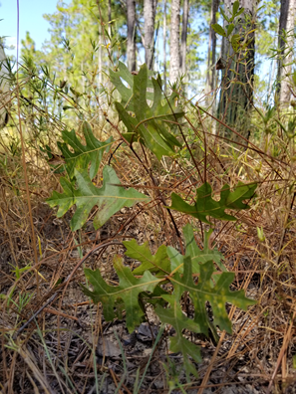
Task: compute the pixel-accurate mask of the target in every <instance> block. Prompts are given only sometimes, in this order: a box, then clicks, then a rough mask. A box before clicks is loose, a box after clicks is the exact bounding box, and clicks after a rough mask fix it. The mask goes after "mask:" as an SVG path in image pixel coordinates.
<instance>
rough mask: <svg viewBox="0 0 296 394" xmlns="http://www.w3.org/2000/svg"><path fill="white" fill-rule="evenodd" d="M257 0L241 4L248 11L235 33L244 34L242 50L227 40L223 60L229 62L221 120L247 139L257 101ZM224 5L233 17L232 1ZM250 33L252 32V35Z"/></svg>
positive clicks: (223, 71)
mask: <svg viewBox="0 0 296 394" xmlns="http://www.w3.org/2000/svg"><path fill="white" fill-rule="evenodd" d="M253 1H254V0H241V1H240V5H241V6H242V7H243V8H244V9H245V11H244V13H243V14H241V15H240V16H239V18H240V23H239V25H238V26H237V28H236V29H235V30H234V31H233V34H240V42H239V44H240V47H239V49H238V51H237V52H234V51H233V48H232V46H231V45H230V44H229V42H228V40H227V39H226V38H224V37H223V40H222V50H221V54H222V56H221V57H222V63H224V62H225V68H224V69H223V70H222V89H221V93H220V99H219V105H218V116H219V117H220V119H222V120H223V121H224V122H225V123H226V124H227V125H228V126H231V127H234V128H235V129H236V131H237V132H238V133H240V134H241V136H243V137H244V138H246V139H248V138H249V135H250V123H249V120H250V116H249V115H248V112H249V111H250V110H251V107H252V100H253V80H254V47H255V45H254V44H255V36H254V32H252V31H253V29H254V19H253V15H254V7H253ZM224 4H225V9H224V11H225V13H226V15H227V16H230V11H229V10H231V9H232V2H231V0H225V2H224ZM227 6H228V7H227ZM225 25H226V23H225ZM248 32H250V33H249V34H248ZM246 42H248V46H247V47H245V49H243V48H241V46H242V45H243V44H244V43H246ZM232 70H234V71H235V72H233V71H232ZM219 133H221V134H222V135H226V136H227V137H228V138H230V139H232V140H233V141H236V140H237V141H238V142H240V143H246V142H245V141H244V139H242V138H239V137H235V136H232V135H230V134H229V131H228V129H226V128H222V129H221V128H220V130H219Z"/></svg>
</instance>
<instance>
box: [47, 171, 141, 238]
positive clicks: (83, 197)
mask: <svg viewBox="0 0 296 394" xmlns="http://www.w3.org/2000/svg"><path fill="white" fill-rule="evenodd" d="M74 175H75V177H76V180H77V185H78V188H77V189H75V188H74V186H73V185H72V184H71V182H69V181H68V180H67V179H65V178H61V179H60V182H61V186H62V188H63V189H64V192H63V193H58V192H57V191H54V192H53V194H52V196H51V197H50V198H49V199H47V203H48V204H49V205H50V206H51V207H55V206H57V205H58V206H59V209H58V212H57V216H58V217H61V216H63V215H64V214H65V213H66V212H67V211H68V210H69V209H70V208H71V207H72V206H73V205H74V204H76V208H77V209H76V212H75V213H74V215H73V217H72V220H71V229H72V231H75V230H78V229H80V228H81V227H82V226H83V225H84V223H85V222H86V221H87V219H88V216H89V214H90V211H91V210H92V208H93V207H94V206H97V207H98V212H97V213H96V215H95V217H94V222H93V224H94V227H95V229H98V228H99V227H101V226H102V225H103V224H104V223H106V221H107V220H108V219H110V217H111V216H112V215H114V214H115V213H116V212H118V211H119V210H120V209H121V208H123V207H131V206H132V205H133V204H135V203H136V202H140V201H143V202H147V201H149V197H148V196H146V195H145V194H142V193H139V192H138V191H137V190H135V189H132V188H130V189H128V190H125V189H124V188H123V187H119V186H114V185H115V184H120V181H119V179H118V177H117V175H116V173H115V171H114V170H113V168H111V167H109V166H105V167H104V170H103V186H102V187H101V188H100V189H99V188H97V187H96V186H94V184H93V183H92V181H91V179H90V177H89V175H88V172H87V170H81V171H78V170H75V172H74Z"/></svg>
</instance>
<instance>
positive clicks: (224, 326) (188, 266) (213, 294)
mask: <svg viewBox="0 0 296 394" xmlns="http://www.w3.org/2000/svg"><path fill="white" fill-rule="evenodd" d="M214 270H215V267H214V264H213V263H212V262H211V261H208V262H207V263H204V264H201V265H200V277H199V280H198V284H197V285H196V284H195V283H194V281H193V279H192V262H191V258H190V256H186V257H185V258H184V275H183V276H180V275H179V273H176V275H175V276H174V277H173V278H171V282H172V284H173V285H174V288H175V291H178V292H179V293H180V294H182V293H184V292H188V294H189V296H190V298H191V299H192V302H193V304H194V311H195V316H194V321H195V322H196V323H198V324H199V325H200V328H201V332H203V333H204V334H205V335H208V328H209V322H208V316H207V312H206V301H209V302H210V304H211V307H212V310H213V314H214V326H219V328H220V330H225V331H226V332H228V333H229V334H231V322H230V320H229V318H228V315H227V312H226V309H225V303H226V302H230V303H231V304H233V305H236V306H237V307H239V308H241V309H244V310H246V309H247V307H248V306H250V305H254V304H255V303H256V301H254V300H250V299H248V298H246V297H245V294H244V291H243V290H239V291H231V290H230V289H229V286H230V285H231V283H232V281H233V279H234V273H232V272H223V273H222V274H221V275H220V276H219V279H218V281H217V283H216V285H215V286H214V287H213V286H212V284H211V278H212V274H213V272H214Z"/></svg>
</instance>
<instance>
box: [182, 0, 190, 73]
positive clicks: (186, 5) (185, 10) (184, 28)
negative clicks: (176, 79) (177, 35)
mask: <svg viewBox="0 0 296 394" xmlns="http://www.w3.org/2000/svg"><path fill="white" fill-rule="evenodd" d="M183 1H184V3H183V20H182V36H181V60H180V61H181V72H182V75H185V74H186V51H187V29H188V16H189V0H183Z"/></svg>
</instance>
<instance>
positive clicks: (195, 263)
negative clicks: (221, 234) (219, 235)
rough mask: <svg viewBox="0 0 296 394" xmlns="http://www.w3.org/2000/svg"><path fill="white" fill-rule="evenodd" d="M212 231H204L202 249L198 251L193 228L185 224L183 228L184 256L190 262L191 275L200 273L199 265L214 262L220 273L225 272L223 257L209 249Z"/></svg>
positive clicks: (215, 249) (216, 250) (215, 250)
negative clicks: (189, 259) (188, 258)
mask: <svg viewBox="0 0 296 394" xmlns="http://www.w3.org/2000/svg"><path fill="white" fill-rule="evenodd" d="M212 232H213V230H212V229H210V230H209V231H205V234H204V247H203V249H202V250H201V249H199V247H198V245H197V243H196V241H195V238H194V233H193V228H192V226H191V225H190V224H186V226H185V227H183V234H184V238H185V245H186V256H190V258H191V262H192V271H193V273H199V272H200V269H199V267H200V264H203V263H206V262H207V261H214V262H215V263H216V264H217V265H218V266H219V268H220V269H221V270H222V271H227V270H226V268H225V266H224V265H223V264H222V262H221V260H223V258H224V256H223V254H222V253H220V252H219V251H218V249H217V248H213V249H210V246H209V238H210V235H211V234H212Z"/></svg>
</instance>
